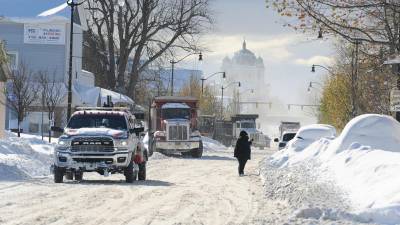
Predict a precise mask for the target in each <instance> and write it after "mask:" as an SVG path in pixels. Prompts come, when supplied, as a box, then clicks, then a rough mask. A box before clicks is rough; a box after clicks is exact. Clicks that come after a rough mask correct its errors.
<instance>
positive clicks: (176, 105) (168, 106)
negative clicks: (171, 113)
mask: <svg viewBox="0 0 400 225" xmlns="http://www.w3.org/2000/svg"><path fill="white" fill-rule="evenodd" d="M161 108H162V109H190V107H189V106H188V105H186V104H185V103H166V104H164V105H163V106H161Z"/></svg>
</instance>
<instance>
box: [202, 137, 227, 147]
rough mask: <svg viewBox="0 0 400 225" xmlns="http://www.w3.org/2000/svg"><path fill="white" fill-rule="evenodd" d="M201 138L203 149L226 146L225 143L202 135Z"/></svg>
mask: <svg viewBox="0 0 400 225" xmlns="http://www.w3.org/2000/svg"><path fill="white" fill-rule="evenodd" d="M201 139H202V140H203V149H204V150H205V151H213V150H226V149H227V148H226V147H225V145H223V144H221V143H220V142H218V141H216V140H214V139H212V138H209V137H205V136H202V137H201Z"/></svg>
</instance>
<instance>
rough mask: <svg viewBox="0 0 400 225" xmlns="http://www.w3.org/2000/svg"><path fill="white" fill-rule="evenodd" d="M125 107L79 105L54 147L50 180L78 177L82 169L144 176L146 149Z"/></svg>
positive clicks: (128, 177) (131, 178)
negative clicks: (80, 106) (52, 178)
mask: <svg viewBox="0 0 400 225" xmlns="http://www.w3.org/2000/svg"><path fill="white" fill-rule="evenodd" d="M142 131H143V127H135V117H134V115H132V114H131V113H130V112H129V111H128V110H127V108H116V107H115V108H110V107H94V108H79V109H78V111H76V112H75V113H74V114H73V115H72V116H71V118H70V120H69V122H68V124H67V126H66V127H65V128H64V129H63V135H62V136H60V138H59V141H58V144H57V145H56V148H55V154H54V165H53V166H52V170H53V172H54V181H55V182H56V183H62V182H63V178H64V175H65V176H66V178H67V179H70V180H72V179H73V178H75V180H82V177H83V173H84V172H98V173H99V174H101V175H104V176H108V175H110V174H114V173H122V174H124V175H125V179H126V182H128V183H132V182H133V181H134V180H136V179H139V180H145V179H146V162H147V158H148V152H147V150H146V148H144V146H143V143H141V141H140V138H139V137H138V136H139V134H140V132H142Z"/></svg>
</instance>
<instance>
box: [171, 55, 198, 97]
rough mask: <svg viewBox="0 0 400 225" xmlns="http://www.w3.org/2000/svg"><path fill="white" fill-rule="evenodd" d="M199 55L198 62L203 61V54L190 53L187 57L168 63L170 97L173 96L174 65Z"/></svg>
mask: <svg viewBox="0 0 400 225" xmlns="http://www.w3.org/2000/svg"><path fill="white" fill-rule="evenodd" d="M196 54H199V61H203V54H201V52H200V53H196V52H192V53H190V54H188V55H186V56H185V57H183V58H181V59H179V60H178V61H174V60H171V61H169V62H170V63H171V96H173V95H174V68H175V64H176V63H179V62H181V61H182V60H184V59H186V58H187V57H189V56H191V55H196Z"/></svg>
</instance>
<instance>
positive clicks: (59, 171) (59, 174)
mask: <svg viewBox="0 0 400 225" xmlns="http://www.w3.org/2000/svg"><path fill="white" fill-rule="evenodd" d="M63 178H64V169H63V168H61V167H58V166H54V183H62V182H63Z"/></svg>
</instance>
